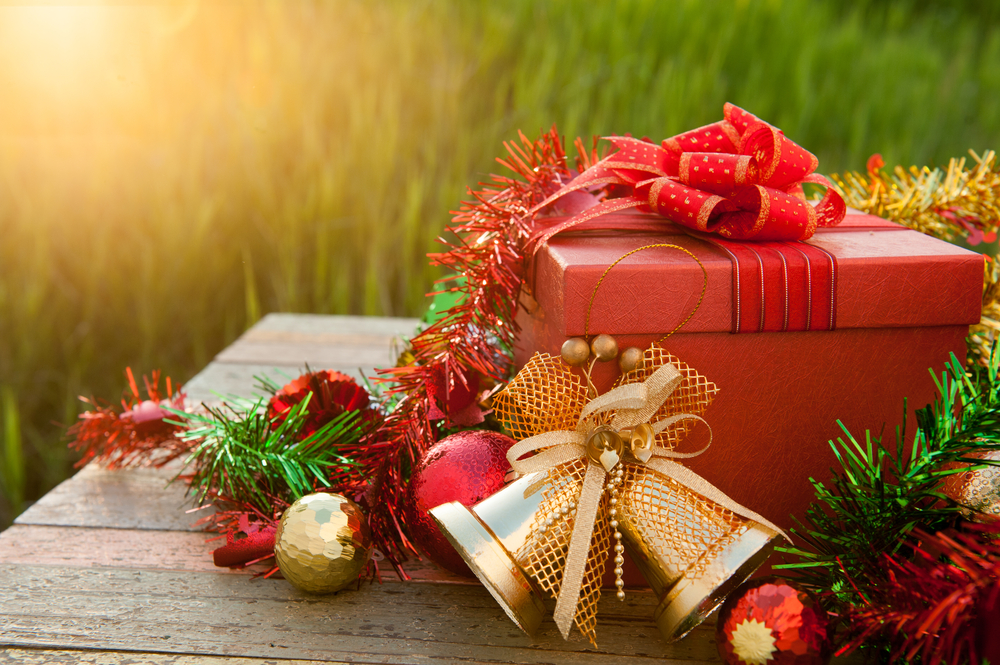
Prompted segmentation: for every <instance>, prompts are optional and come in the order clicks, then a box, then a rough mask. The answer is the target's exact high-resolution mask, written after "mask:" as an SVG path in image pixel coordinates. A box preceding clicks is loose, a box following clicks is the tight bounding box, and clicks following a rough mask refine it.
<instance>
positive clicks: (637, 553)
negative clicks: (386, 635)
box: [430, 465, 778, 641]
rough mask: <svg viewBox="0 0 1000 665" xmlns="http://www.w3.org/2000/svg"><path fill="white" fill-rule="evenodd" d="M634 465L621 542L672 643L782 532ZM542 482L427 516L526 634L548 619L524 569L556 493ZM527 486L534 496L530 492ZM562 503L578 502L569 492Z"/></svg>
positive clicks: (535, 478)
mask: <svg viewBox="0 0 1000 665" xmlns="http://www.w3.org/2000/svg"><path fill="white" fill-rule="evenodd" d="M627 469H628V470H627V471H626V477H627V479H626V483H625V486H626V487H627V490H626V491H625V492H624V493H623V496H622V502H621V504H619V508H620V511H619V514H620V518H619V524H620V527H619V528H620V529H621V532H622V534H623V540H622V542H623V543H624V545H625V549H626V551H627V552H628V554H629V556H631V557H632V559H633V561H634V562H635V563H636V565H637V566H638V568H639V570H640V571H641V572H642V573H643V575H644V576H645V578H646V579H647V581H648V582H649V584H650V586H651V587H652V589H653V592H654V593H656V595H657V597H658V599H659V602H658V604H657V608H656V611H655V614H654V618H655V620H656V623H657V626H658V627H659V629H660V632H661V633H662V635H663V637H664V638H665V639H667V640H668V641H673V640H676V639H679V638H681V637H683V636H684V635H685V634H687V633H688V632H689V631H690V630H691V629H693V628H694V627H695V626H697V625H698V624H699V623H701V622H702V621H703V620H704V619H705V618H706V617H707V616H708V615H709V614H711V612H712V611H713V610H714V609H715V608H716V607H717V606H718V605H719V604H720V603H721V602H722V601H723V600H724V599H725V596H726V595H727V594H728V593H729V592H731V591H732V590H733V589H735V588H736V587H737V586H738V585H739V584H740V583H742V582H743V581H744V580H745V579H746V578H748V577H749V576H750V575H751V574H752V573H753V571H754V570H756V569H757V568H758V567H759V566H760V565H761V564H762V563H763V562H764V560H765V559H766V558H767V556H768V554H769V553H770V547H769V546H770V543H771V541H772V540H774V539H775V538H776V537H778V536H777V534H776V532H774V531H771V530H770V529H768V528H767V527H764V526H763V525H760V524H757V523H756V522H753V521H751V520H748V519H745V518H742V517H740V516H738V515H734V514H733V513H732V512H730V511H728V510H726V509H724V508H721V507H720V506H717V505H715V504H714V503H713V502H711V501H708V500H707V499H704V498H702V497H700V496H698V495H697V494H695V493H693V492H692V491H691V490H690V489H688V488H686V487H683V486H681V485H679V484H678V483H675V482H673V481H671V480H670V479H666V478H663V477H662V476H658V475H657V474H654V473H651V472H648V471H646V470H645V469H643V468H641V467H640V468H633V467H632V466H631V465H627ZM629 475H631V477H630V478H629V477H628V476H629ZM545 476H546V474H545V473H544V472H540V473H535V474H532V475H529V476H525V477H522V478H520V479H519V480H517V481H516V482H514V483H512V484H511V485H509V486H508V487H506V488H504V489H503V490H502V491H500V492H498V493H497V494H495V495H493V496H491V497H490V498H488V499H486V500H485V501H482V502H481V503H479V504H477V505H476V506H474V507H473V508H472V509H471V510H470V509H468V508H466V507H465V506H463V505H462V504H460V503H457V502H454V503H448V504H444V505H442V506H438V507H437V508H434V509H433V510H431V511H430V512H431V515H432V516H433V517H434V519H435V520H437V522H438V524H439V525H440V526H441V529H442V531H443V533H444V534H445V536H446V537H447V538H448V540H449V541H450V542H451V543H452V545H454V546H455V549H456V550H457V551H458V552H459V553H460V554H461V555H462V558H464V559H465V561H466V563H467V564H468V565H469V567H470V568H471V569H472V570H473V571H474V572H475V573H476V575H477V576H478V577H479V579H480V580H481V581H482V582H483V584H484V585H485V586H486V588H487V589H488V590H489V592H490V593H491V594H492V595H493V597H494V598H496V600H497V601H498V602H499V603H500V605H501V606H502V607H503V609H504V610H505V611H506V613H507V615H508V616H509V617H510V618H511V619H512V620H513V621H514V623H516V624H517V625H518V626H519V627H520V628H521V629H522V630H524V631H525V632H527V633H528V634H532V633H534V632H535V631H536V630H537V628H538V626H539V624H540V623H541V621H542V617H543V616H544V615H545V606H544V604H543V600H542V599H543V594H542V592H541V591H540V590H539V588H538V586H537V585H536V584H535V582H534V581H533V580H532V578H531V576H530V575H529V574H527V573H526V572H525V570H524V568H525V563H526V561H525V558H526V556H527V554H526V553H527V552H529V551H530V550H531V547H532V543H531V538H532V537H533V532H534V528H533V527H534V524H535V522H536V513H537V512H538V510H539V507H540V504H541V502H542V497H543V496H544V495H545V494H546V492H545V490H546V489H553V488H551V487H550V486H549V485H547V484H543V485H541V486H539V483H540V482H542V483H547V481H545V480H543V479H544V477H545ZM533 486H535V487H533ZM556 489H558V488H556ZM526 490H534V491H531V493H530V494H528V495H527V496H526V495H525V494H526ZM564 505H566V506H571V505H572V497H571V496H567V497H566V501H565V502H564ZM650 510H657V511H661V515H663V516H665V517H666V519H661V520H659V522H658V523H659V524H661V525H666V526H667V528H665V529H652V528H649V527H648V526H647V524H646V522H645V521H644V520H642V519H641V516H642V514H643V513H644V512H646V511H650ZM570 512H571V513H572V509H570ZM569 517H572V514H570V516H569Z"/></svg>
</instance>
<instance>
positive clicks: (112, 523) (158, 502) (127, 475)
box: [14, 464, 201, 531]
mask: <svg viewBox="0 0 1000 665" xmlns="http://www.w3.org/2000/svg"><path fill="white" fill-rule="evenodd" d="M176 473H177V467H175V466H174V467H171V468H169V469H123V470H119V471H109V470H107V469H105V468H103V467H101V466H98V465H97V464H88V465H87V466H85V467H84V468H83V469H81V470H80V471H79V472H78V473H77V474H76V475H75V476H73V477H72V478H69V479H67V480H64V481H63V482H61V483H60V484H59V485H57V486H56V487H55V489H53V490H52V491H51V492H49V493H48V494H46V495H45V496H43V497H42V498H41V499H39V500H38V501H37V502H36V503H35V504H34V505H32V506H31V507H30V508H28V510H26V511H24V512H23V513H21V515H20V516H18V518H17V519H16V520H14V523H15V524H44V525H50V526H88V527H115V528H120V529H161V530H168V531H193V530H197V528H196V527H194V526H192V525H193V523H194V522H195V521H197V519H198V518H199V517H200V515H201V513H194V514H186V513H185V511H186V510H189V509H191V508H192V507H193V506H194V504H193V503H192V501H191V500H190V499H189V498H187V497H186V496H185V492H186V490H187V488H186V486H185V485H184V484H183V483H180V482H177V483H171V484H170V485H168V484H167V483H168V482H169V480H170V479H171V478H173V476H174V475H175V474H176Z"/></svg>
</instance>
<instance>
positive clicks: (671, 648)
mask: <svg viewBox="0 0 1000 665" xmlns="http://www.w3.org/2000/svg"><path fill="white" fill-rule="evenodd" d="M415 325H416V321H414V320H411V319H365V318H360V317H325V316H312V315H269V316H267V317H265V318H264V319H262V320H261V321H260V322H259V323H258V324H257V325H256V326H254V327H253V328H252V329H251V330H249V331H248V332H247V333H246V334H245V335H243V336H242V337H241V338H240V339H239V340H237V341H236V342H235V343H234V344H233V345H232V346H231V347H229V348H228V349H226V350H225V351H223V352H222V353H221V354H219V357H217V358H216V360H214V361H213V362H212V363H211V364H210V365H209V366H208V367H206V368H205V370H204V371H203V372H202V373H200V374H199V375H198V376H196V377H195V378H194V379H193V380H192V381H191V382H189V383H188V385H187V389H188V391H189V395H191V396H208V397H207V398H211V399H217V398H216V397H215V396H214V394H213V393H222V394H227V393H233V394H239V395H250V394H252V392H253V380H252V377H253V375H254V374H255V373H256V374H260V373H261V372H269V373H277V372H285V373H286V375H287V376H288V377H294V376H297V375H298V373H299V370H300V369H301V368H302V367H304V365H305V364H306V363H308V364H309V365H310V366H311V367H313V368H332V369H339V370H340V371H351V372H358V371H359V368H360V372H361V374H366V373H370V372H371V369H372V368H374V366H376V365H390V364H392V362H393V359H394V356H395V354H394V351H393V349H392V344H393V339H394V336H395V335H397V334H400V335H403V336H404V337H405V336H408V335H409V334H411V332H412V330H413V328H414V327H415ZM365 363H369V364H370V365H371V367H367V368H366V365H365ZM275 375H276V376H277V374H275ZM282 378H284V377H282ZM279 380H280V379H279ZM207 398H205V397H198V399H199V400H200V399H207ZM176 471H177V468H176V467H173V468H170V469H159V470H156V469H131V470H126V471H108V470H105V469H102V468H100V467H98V466H96V465H89V466H87V467H85V468H84V469H83V470H81V471H80V472H79V473H78V474H77V475H75V476H74V477H72V478H70V479H69V480H67V481H65V482H64V483H62V484H61V485H59V486H58V487H57V488H55V489H54V490H53V491H52V492H50V493H49V494H48V495H46V496H45V497H44V498H43V499H41V500H40V501H38V502H37V503H36V504H35V505H34V506H32V507H31V508H30V509H29V510H28V511H26V512H25V513H24V514H22V515H21V516H20V517H19V518H18V519H17V520H16V523H15V525H14V526H13V527H11V528H10V529H8V530H7V531H5V532H3V533H2V534H0V662H12V663H92V664H94V665H98V664H105V663H106V664H109V665H118V664H125V663H150V664H151V665H166V664H170V665H200V664H213V665H214V664H216V663H221V662H233V663H237V664H238V665H249V664H250V663H268V662H274V663H278V662H283V663H287V662H298V663H312V662H365V663H450V662H461V663H478V662H490V663H593V664H594V665H611V664H615V663H623V664H624V663H647V662H653V660H654V659H655V661H656V662H658V663H663V662H665V663H710V662H713V663H714V662H718V656H717V653H716V649H715V646H714V641H713V640H714V625H713V622H712V621H711V620H709V621H708V622H706V624H704V625H703V626H702V627H700V628H698V629H696V630H695V631H694V632H693V633H692V634H691V635H689V636H688V637H687V638H685V639H684V640H682V641H680V642H678V643H676V644H672V645H671V644H666V643H665V642H664V641H663V640H662V638H661V637H660V635H659V632H658V631H657V629H656V627H655V625H654V623H653V621H652V614H653V609H654V607H655V604H656V602H655V598H654V597H653V596H652V594H651V593H650V592H649V591H647V590H634V591H629V593H628V595H627V599H626V601H625V602H624V603H621V602H619V601H618V600H617V599H615V598H614V596H613V594H610V593H609V594H606V598H605V599H603V600H602V601H601V604H600V615H599V626H598V644H599V648H596V649H595V648H594V647H593V646H592V645H590V644H589V643H588V642H586V641H585V640H584V639H583V638H582V637H581V636H580V635H579V634H575V635H574V636H573V637H572V638H571V639H570V640H569V641H564V640H563V639H562V638H561V636H560V635H559V634H558V631H557V630H556V627H555V625H554V624H553V623H552V622H551V621H546V622H545V623H543V625H542V629H541V630H540V634H539V635H537V636H535V637H534V638H530V637H528V636H526V635H524V634H523V633H521V632H520V631H519V630H518V629H517V628H516V627H515V626H514V624H513V623H511V622H510V620H509V619H508V618H507V617H506V615H505V614H504V612H503V611H502V610H501V608H500V607H499V605H498V604H497V603H496V602H495V601H494V600H493V598H492V597H491V596H490V595H489V593H487V592H486V591H485V590H484V589H483V587H482V586H481V585H479V584H478V583H477V582H474V581H470V580H468V579H465V578H461V577H458V576H455V575H452V574H450V573H447V572H444V571H441V570H440V569H438V568H437V567H436V566H434V565H433V564H430V563H428V562H426V561H423V562H421V561H413V562H410V563H409V564H407V571H408V572H409V573H410V574H411V575H412V576H413V578H414V580H413V581H410V582H403V581H400V580H399V579H398V578H397V577H396V576H395V575H394V574H393V573H392V572H391V571H390V570H387V569H386V567H383V573H382V583H381V584H379V583H373V584H365V585H363V586H362V587H361V588H360V589H351V590H346V591H342V592H340V593H338V594H335V595H332V596H323V597H316V596H309V595H306V594H303V593H301V592H299V591H297V590H296V589H295V588H294V587H292V586H291V585H289V584H288V583H286V582H285V581H284V580H281V579H275V578H271V579H266V580H265V579H261V578H258V579H253V578H252V577H251V575H250V573H249V572H247V571H239V572H233V571H229V570H224V569H218V568H215V566H214V565H212V560H211V550H212V549H214V548H215V547H217V546H218V545H220V544H221V543H220V542H210V541H209V538H210V534H206V533H203V532H199V531H197V530H196V528H195V527H194V526H192V524H193V522H194V520H195V519H196V518H197V517H198V515H197V514H195V515H192V514H188V513H186V512H185V511H186V510H188V509H190V508H191V507H192V504H191V502H190V500H188V499H187V498H186V497H185V490H184V487H183V486H182V485H179V484H173V485H170V484H168V481H169V479H170V478H171V477H172V476H173V475H174V474H175V473H176ZM257 569H258V570H260V569H261V568H260V567H258V568H257ZM549 609H550V610H551V609H552V608H551V603H550V608H549Z"/></svg>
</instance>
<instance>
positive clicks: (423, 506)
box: [406, 430, 514, 577]
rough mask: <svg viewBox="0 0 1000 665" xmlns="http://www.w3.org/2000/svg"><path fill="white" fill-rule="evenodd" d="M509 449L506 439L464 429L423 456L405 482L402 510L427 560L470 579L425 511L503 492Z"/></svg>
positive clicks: (510, 442)
mask: <svg viewBox="0 0 1000 665" xmlns="http://www.w3.org/2000/svg"><path fill="white" fill-rule="evenodd" d="M513 445H514V440H513V439H511V438H510V437H509V436H504V435H503V434H498V433H496V432H489V431H485V430H469V431H465V432H458V433H457V434H452V435H451V436H448V437H445V438H444V439H441V440H440V441H438V442H437V443H436V444H434V445H433V446H431V447H430V448H429V449H428V450H427V452H425V453H424V456H423V458H422V459H421V460H420V463H419V464H418V465H417V467H416V468H415V469H414V470H413V475H412V476H411V477H410V486H409V487H408V488H407V497H406V510H407V521H408V522H409V525H410V529H409V531H410V537H411V538H412V539H413V541H414V542H415V543H416V544H417V546H418V547H419V548H420V549H421V550H422V551H423V552H424V553H426V554H427V556H428V557H429V558H430V559H431V561H434V562H435V563H436V564H438V565H439V566H441V567H442V568H447V569H448V570H450V571H451V572H453V573H456V574H458V575H465V576H467V577H474V575H473V573H472V571H471V570H469V567H468V566H467V565H465V561H463V560H462V557H461V556H460V555H459V554H458V552H456V551H455V548H453V547H452V546H451V543H449V542H448V539H447V538H445V537H444V534H442V533H441V530H440V529H439V528H438V525H437V523H436V522H435V521H434V518H432V517H431V516H430V514H428V512H427V511H429V510H430V509H431V508H436V507H438V506H440V505H441V504H443V503H450V502H452V501H458V502H459V503H461V504H462V505H463V506H468V507H472V506H474V505H476V504H477V503H479V502H480V501H482V500H483V499H485V498H487V497H489V496H491V495H492V494H494V493H496V492H497V491H499V490H500V489H502V488H503V485H504V476H506V475H507V472H508V471H509V470H510V463H509V462H508V461H507V450H509V449H510V447H511V446H513Z"/></svg>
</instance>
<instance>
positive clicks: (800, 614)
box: [716, 577, 831, 665]
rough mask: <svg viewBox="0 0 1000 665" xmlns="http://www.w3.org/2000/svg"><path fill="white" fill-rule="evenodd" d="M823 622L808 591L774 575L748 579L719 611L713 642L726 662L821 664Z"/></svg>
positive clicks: (825, 653) (826, 650)
mask: <svg viewBox="0 0 1000 665" xmlns="http://www.w3.org/2000/svg"><path fill="white" fill-rule="evenodd" d="M828 626H829V620H828V618H827V615H826V612H824V611H823V608H822V607H820V605H819V602H818V601H817V600H816V598H815V597H813V596H812V594H810V593H808V592H806V591H804V590H802V589H799V588H798V587H797V586H795V585H794V584H793V583H792V582H789V581H788V580H785V579H782V578H779V577H765V578H760V579H756V580H751V581H749V582H747V583H746V584H744V585H743V586H741V587H740V588H739V589H737V590H736V591H735V592H734V593H733V594H732V595H731V596H729V598H728V599H727V600H726V602H725V603H724V604H723V605H722V609H721V610H719V618H718V623H717V624H716V646H717V647H718V649H719V656H721V657H722V660H723V661H725V662H726V663H729V665H824V664H825V663H827V662H828V661H829V660H830V652H831V645H830V638H829V632H828V630H829V629H828Z"/></svg>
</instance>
